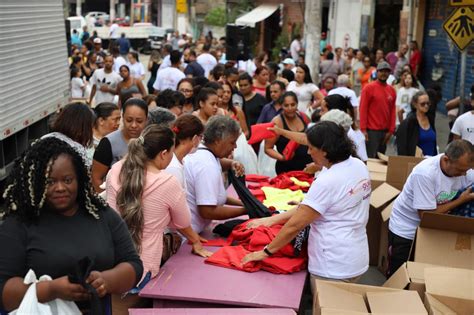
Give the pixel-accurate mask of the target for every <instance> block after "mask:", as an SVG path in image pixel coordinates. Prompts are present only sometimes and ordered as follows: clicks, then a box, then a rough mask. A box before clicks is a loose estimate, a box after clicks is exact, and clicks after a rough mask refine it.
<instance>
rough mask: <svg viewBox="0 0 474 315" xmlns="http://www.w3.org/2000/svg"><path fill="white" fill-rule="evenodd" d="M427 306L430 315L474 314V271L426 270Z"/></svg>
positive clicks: (451, 269)
mask: <svg viewBox="0 0 474 315" xmlns="http://www.w3.org/2000/svg"><path fill="white" fill-rule="evenodd" d="M425 279H426V298H425V306H426V308H427V309H428V311H429V314H436V315H447V314H458V315H472V314H474V271H473V270H466V269H456V268H447V267H437V268H426V269H425Z"/></svg>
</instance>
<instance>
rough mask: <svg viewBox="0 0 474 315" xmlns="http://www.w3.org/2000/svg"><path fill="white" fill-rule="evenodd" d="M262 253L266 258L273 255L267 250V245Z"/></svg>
mask: <svg viewBox="0 0 474 315" xmlns="http://www.w3.org/2000/svg"><path fill="white" fill-rule="evenodd" d="M263 252H264V253H265V254H266V255H267V256H272V255H273V253H272V252H271V251H270V250H269V249H268V245H267V246H265V247H264V248H263Z"/></svg>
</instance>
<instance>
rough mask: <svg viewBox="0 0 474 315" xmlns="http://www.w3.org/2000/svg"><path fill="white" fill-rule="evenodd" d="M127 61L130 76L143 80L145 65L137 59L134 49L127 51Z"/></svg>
mask: <svg viewBox="0 0 474 315" xmlns="http://www.w3.org/2000/svg"><path fill="white" fill-rule="evenodd" d="M127 58H128V63H127V66H128V67H129V68H130V75H131V76H132V78H135V79H139V80H144V79H145V67H144V66H143V65H142V63H141V62H140V60H139V59H138V54H137V53H136V52H134V51H132V52H129V53H128V55H127Z"/></svg>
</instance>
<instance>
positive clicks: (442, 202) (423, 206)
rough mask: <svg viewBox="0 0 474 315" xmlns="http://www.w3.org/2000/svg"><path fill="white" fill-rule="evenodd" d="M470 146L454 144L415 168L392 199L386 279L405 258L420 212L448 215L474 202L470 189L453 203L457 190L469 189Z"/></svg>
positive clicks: (473, 159) (472, 176)
mask: <svg viewBox="0 0 474 315" xmlns="http://www.w3.org/2000/svg"><path fill="white" fill-rule="evenodd" d="M473 166H474V146H473V145H472V144H471V143H470V142H469V141H466V140H454V141H453V142H451V143H450V144H449V145H448V147H447V148H446V152H445V153H444V154H440V155H437V156H433V157H430V158H428V159H426V160H424V161H422V162H421V163H420V164H418V165H417V166H416V167H415V168H414V169H413V171H412V172H411V174H410V176H409V177H408V179H407V182H406V183H405V186H404V187H403V191H402V192H401V194H400V195H399V196H398V197H397V199H395V203H394V204H393V209H392V213H391V215H390V221H389V232H388V242H389V253H390V255H389V266H390V270H389V275H392V274H393V273H394V272H395V271H397V269H398V268H399V267H400V266H401V265H402V264H403V263H404V262H405V261H407V260H408V258H409V254H410V248H411V245H412V242H413V239H414V238H415V234H416V230H417V228H418V225H419V224H420V221H421V217H422V216H423V212H424V211H433V212H435V213H448V212H450V211H451V210H453V209H455V208H456V207H458V206H460V205H462V204H464V203H466V202H469V201H472V200H474V193H473V192H472V191H471V188H468V189H467V190H465V191H464V192H463V193H462V194H461V195H460V196H459V197H458V198H457V199H454V198H455V196H456V194H457V193H458V191H459V190H461V189H464V188H466V187H470V186H471V185H472V182H473V179H474V174H473V172H472V170H471V169H472V167H473Z"/></svg>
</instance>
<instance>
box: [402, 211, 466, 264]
mask: <svg viewBox="0 0 474 315" xmlns="http://www.w3.org/2000/svg"><path fill="white" fill-rule="evenodd" d="M473 245H474V219H471V218H465V217H460V216H454V215H448V214H438V213H432V212H425V213H424V214H423V218H422V219H421V223H420V226H419V227H418V229H417V232H416V235H415V240H414V243H413V245H412V249H411V250H412V252H414V261H415V262H420V263H426V264H435V265H439V266H446V267H453V268H463V269H474V250H473Z"/></svg>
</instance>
